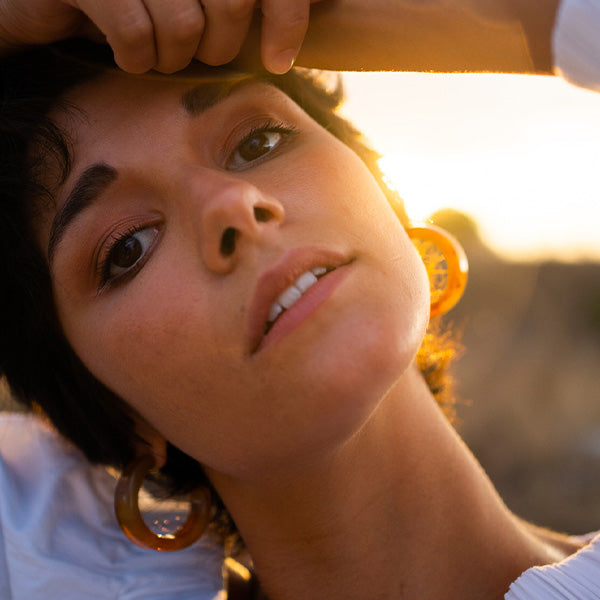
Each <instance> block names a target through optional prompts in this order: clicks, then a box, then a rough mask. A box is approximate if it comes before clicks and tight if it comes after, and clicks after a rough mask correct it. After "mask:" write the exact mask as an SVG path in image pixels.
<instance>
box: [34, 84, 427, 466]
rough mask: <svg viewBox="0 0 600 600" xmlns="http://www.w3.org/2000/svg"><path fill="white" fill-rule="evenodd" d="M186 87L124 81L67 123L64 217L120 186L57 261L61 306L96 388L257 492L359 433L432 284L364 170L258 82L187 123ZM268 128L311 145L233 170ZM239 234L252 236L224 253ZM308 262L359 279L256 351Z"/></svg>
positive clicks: (92, 210) (406, 348) (412, 333)
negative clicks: (110, 173)
mask: <svg viewBox="0 0 600 600" xmlns="http://www.w3.org/2000/svg"><path fill="white" fill-rule="evenodd" d="M188 87H190V86H189V84H187V85H186V84H184V85H172V84H170V83H164V82H163V81H157V80H149V81H145V80H136V79H130V78H127V77H124V76H119V75H115V76H112V77H110V78H108V79H106V80H105V81H103V82H102V84H101V85H91V86H89V87H86V88H84V89H82V90H81V91H79V92H78V93H76V94H74V96H73V98H72V100H73V102H74V103H75V104H76V105H77V106H79V107H82V108H83V110H84V111H85V112H86V114H87V115H88V118H87V120H86V121H87V122H84V123H79V122H75V123H70V122H65V123H64V125H65V126H66V127H67V128H70V129H72V130H73V133H72V135H73V137H74V144H75V145H74V157H75V161H74V167H73V170H72V173H71V176H70V177H69V179H68V180H67V182H66V184H65V185H64V186H63V187H62V188H61V189H60V190H58V193H57V204H58V208H60V206H61V203H63V202H64V200H65V197H66V194H67V193H68V191H69V190H70V188H71V187H72V185H73V182H74V181H76V180H77V178H78V177H79V176H80V174H81V173H82V172H83V171H85V169H86V168H88V167H89V166H90V165H93V164H94V163H98V162H101V163H108V164H110V165H111V166H113V167H114V168H115V169H116V170H117V171H118V176H117V179H116V181H115V182H114V183H112V184H111V185H110V186H109V187H108V189H106V190H105V191H104V193H103V194H102V195H101V196H100V198H99V200H98V201H96V202H95V203H94V204H93V205H92V206H91V207H89V208H88V209H87V210H86V211H84V212H83V213H82V214H81V215H80V216H79V217H78V218H77V219H75V220H74V221H73V222H72V224H71V225H70V226H69V227H68V228H67V229H66V231H65V233H64V236H63V238H62V241H61V242H60V243H59V245H58V246H57V248H56V250H55V252H54V253H53V260H52V276H53V279H54V289H55V299H56V305H57V308H58V313H59V317H60V320H61V323H62V325H63V328H64V331H65V333H66V335H67V338H68V339H69V341H70V342H71V344H72V346H73V348H74V349H75V351H76V352H77V354H78V355H79V356H80V357H81V358H82V359H83V361H84V363H85V364H86V365H87V366H88V368H89V369H90V370H91V371H92V373H94V374H95V375H96V376H97V377H98V378H99V379H100V380H101V381H103V382H105V383H106V384H107V385H108V386H109V387H110V388H111V389H113V390H114V391H115V392H116V393H117V394H119V395H120V396H122V397H124V398H126V399H127V401H128V402H129V403H130V404H131V405H132V406H133V407H134V408H135V409H136V411H137V412H139V413H140V415H141V416H142V417H143V418H144V419H146V420H147V421H148V422H149V423H150V424H151V425H153V426H154V427H155V428H156V429H157V430H159V431H160V433H161V434H162V435H163V436H164V437H165V438H167V439H169V440H171V441H173V442H174V443H176V444H177V445H178V446H179V447H181V448H182V449H183V450H184V451H185V452H187V453H189V454H191V455H192V456H193V457H194V458H196V459H198V460H199V461H201V462H202V463H203V464H206V465H207V466H209V467H211V468H214V469H215V470H218V471H220V472H225V473H228V474H230V475H233V476H236V477H243V478H245V477H248V478H256V477H257V476H259V474H262V475H264V474H265V473H268V474H272V472H273V469H274V468H277V467H278V464H277V463H280V465H279V466H280V467H281V468H282V469H284V470H287V469H289V468H290V463H291V462H297V461H298V460H305V459H302V456H303V455H305V454H306V453H307V452H308V453H311V452H313V451H315V452H316V449H317V448H318V447H320V445H325V447H327V445H328V444H331V443H333V442H334V441H335V442H336V443H338V442H339V440H340V439H342V440H343V439H346V438H347V436H348V435H350V434H352V433H354V432H355V431H356V430H357V429H358V428H360V427H361V426H362V424H363V422H364V419H365V418H366V416H368V415H369V414H370V413H371V411H372V410H373V409H374V407H375V406H376V404H377V402H378V401H379V400H380V398H381V396H382V395H383V394H384V393H385V391H387V389H389V387H390V386H391V385H392V384H393V382H394V381H395V380H396V379H397V377H398V374H399V373H402V372H403V371H405V370H406V369H407V368H408V367H409V366H410V365H411V363H412V359H413V358H414V355H415V353H416V351H417V349H418V347H419V344H420V341H421V339H422V336H423V333H424V330H425V327H426V323H427V312H428V300H427V282H426V278H425V274H424V269H423V266H422V264H421V262H420V260H419V258H418V256H417V254H416V252H415V251H414V249H413V247H412V245H411V243H410V241H409V240H408V237H407V236H406V234H405V232H404V231H403V229H402V227H401V226H400V224H399V222H398V221H397V220H396V219H395V218H394V217H393V213H392V211H391V208H390V207H389V205H388V204H387V202H386V200H385V198H384V196H383V195H382V193H381V191H380V190H379V188H378V186H377V184H376V182H375V181H374V179H373V178H372V176H371V175H370V173H369V172H368V170H367V169H366V167H365V166H364V165H363V163H362V162H361V161H360V160H359V159H358V157H356V155H354V153H352V152H351V151H350V150H349V149H348V148H347V147H346V146H345V145H343V144H342V143H341V142H339V141H338V140H336V139H335V138H334V137H333V136H331V135H330V134H328V133H327V132H326V131H325V130H324V129H323V128H321V127H320V126H318V125H317V124H316V123H315V122H314V121H312V120H311V119H310V118H308V117H307V115H306V114H305V113H303V111H301V110H300V109H299V108H298V107H297V106H296V105H295V104H294V103H293V102H291V101H290V100H289V99H288V98H287V97H286V96H285V95H284V94H282V93H281V92H278V91H277V90H275V89H273V88H271V87H269V86H266V85H263V84H250V85H248V86H243V87H242V88H240V89H239V91H237V92H235V93H234V94H233V95H231V96H230V97H228V98H227V99H225V100H224V101H223V102H221V103H219V104H218V105H216V106H214V107H212V108H210V109H209V110H207V111H206V112H205V113H204V114H202V115H200V116H198V117H195V118H190V117H189V116H188V115H187V114H186V112H185V110H184V109H183V107H182V106H181V103H180V100H179V99H180V97H181V95H182V93H183V92H184V91H185V90H186V89H187V88H188ZM107 105H109V106H111V107H112V109H111V111H109V112H107V111H105V110H103V107H104V106H107ZM267 119H268V120H271V121H274V122H277V123H278V122H283V123H285V124H289V125H290V126H293V127H294V128H295V129H296V130H297V133H295V134H293V135H289V136H287V137H283V136H282V142H281V145H280V146H277V147H275V149H274V150H272V151H271V153H270V154H267V155H265V156H264V157H263V158H262V159H261V160H258V161H256V162H255V164H253V163H250V164H247V165H243V166H242V168H240V169H238V168H237V167H233V168H232V167H231V166H228V163H227V161H228V160H230V157H231V155H233V153H234V151H235V148H236V144H238V143H239V141H240V140H241V139H242V138H243V136H244V135H246V134H247V133H248V131H249V130H250V129H251V127H256V126H259V125H262V124H263V123H264V122H265V120H267ZM255 207H260V208H261V209H262V210H264V211H266V213H267V214H268V217H267V218H266V220H265V221H264V222H260V223H257V222H256V221H255V218H254V215H253V212H252V211H253V209H254V208H255ZM52 216H53V215H49V219H48V220H47V221H46V226H45V228H44V229H43V231H42V232H41V236H40V240H41V243H42V246H43V247H46V246H47V240H48V231H49V224H50V221H51V217H52ZM141 226H152V227H156V228H157V230H158V231H159V233H157V234H156V238H155V243H154V245H153V246H152V247H151V250H150V252H149V253H148V257H149V258H148V260H147V261H146V262H145V263H144V264H143V267H142V268H141V269H140V270H139V271H138V272H137V273H136V274H135V276H134V277H132V278H129V279H125V280H120V281H117V282H116V283H115V284H113V285H108V284H107V285H104V286H102V285H100V284H99V282H98V278H97V277H96V272H97V265H96V263H95V262H94V261H95V260H96V258H97V257H98V255H99V254H100V255H102V252H103V251H104V250H105V249H106V245H107V242H108V243H109V242H110V241H111V239H112V237H114V236H115V235H117V234H118V233H120V232H121V231H123V230H125V231H128V230H129V228H131V227H141ZM228 228H233V229H235V230H236V231H237V232H238V235H237V242H236V246H235V250H234V252H233V253H231V254H229V255H225V254H224V253H223V252H221V251H220V244H221V240H222V236H223V232H224V231H225V230H226V229H228ZM99 248H100V250H99ZM294 249H300V250H301V251H302V252H304V253H308V254H309V255H310V254H314V253H315V251H316V250H314V249H325V250H327V251H334V252H336V253H339V254H340V255H341V256H342V257H343V261H344V262H350V261H351V264H350V265H348V267H347V271H348V272H347V275H346V276H345V279H344V280H343V281H342V283H341V285H340V286H339V288H338V289H337V290H336V291H335V293H334V294H333V295H332V297H331V298H330V299H329V300H328V301H327V302H326V303H325V304H324V305H323V306H321V307H319V309H318V310H316V311H315V312H314V314H312V315H310V316H311V318H309V319H307V320H306V322H303V323H302V324H301V326H299V327H297V328H295V329H294V330H293V331H292V332H291V333H290V334H289V335H285V336H284V337H283V338H282V339H279V340H277V341H276V343H274V344H271V345H269V346H267V347H265V348H264V349H261V350H260V351H259V352H255V353H252V352H251V349H250V347H249V345H248V319H249V311H250V304H251V300H252V297H253V295H254V290H255V289H256V287H257V285H258V282H259V278H260V277H261V275H262V274H263V273H265V272H266V271H267V270H268V269H269V268H272V267H273V266H274V265H276V264H278V263H279V262H280V261H282V260H286V257H287V256H288V255H289V253H290V251H291V250H294ZM104 254H106V252H104ZM315 261H316V262H315V263H314V266H319V265H320V264H321V263H322V262H323V261H322V260H320V259H319V260H317V259H315ZM96 262H97V260H96ZM311 264H312V263H311ZM323 266H327V264H325V265H323ZM286 287H287V286H286ZM373 290H377V291H375V292H374V291H373ZM391 298H393V302H391V301H390V299H391ZM207 340H210V343H207ZM109 357H110V358H109ZM159 365H160V367H159V368H157V367H158V366H159ZM373 372H377V373H378V377H377V378H376V379H374V378H373V377H372V375H371V374H372V373H373ZM309 423H310V424H311V427H307V424H309ZM313 424H314V425H313ZM265 440H270V441H271V443H268V444H266V443H265ZM274 457H277V458H276V459H274Z"/></svg>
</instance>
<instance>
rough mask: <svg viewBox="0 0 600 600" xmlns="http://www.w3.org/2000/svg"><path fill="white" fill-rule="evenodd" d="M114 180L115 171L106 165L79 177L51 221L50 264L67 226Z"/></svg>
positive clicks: (89, 169) (103, 164) (115, 176)
mask: <svg viewBox="0 0 600 600" xmlns="http://www.w3.org/2000/svg"><path fill="white" fill-rule="evenodd" d="M116 178H117V170H116V169H115V168H114V167H111V166H110V165H107V164H106V163H96V164H93V165H91V166H90V167H88V168H87V169H86V170H85V171H84V172H83V173H82V174H81V175H80V177H79V179H78V180H77V182H76V183H75V185H74V186H73V189H72V190H71V192H70V193H69V195H68V196H67V199H66V200H65V203H64V204H63V205H62V207H61V208H60V209H59V210H58V212H57V213H56V215H55V216H54V219H53V220H52V225H51V226H50V237H49V240H48V262H49V263H50V264H52V260H53V258H54V253H55V252H56V248H57V246H58V245H59V243H60V241H61V239H62V238H63V236H64V234H65V231H66V229H67V228H68V226H69V225H70V224H71V223H72V222H73V220H74V219H75V217H77V216H78V215H80V214H81V213H82V212H83V211H84V210H85V209H86V208H88V207H89V206H91V205H92V204H93V203H94V202H95V201H96V200H97V198H98V197H99V196H100V195H101V194H102V193H103V192H104V191H105V190H106V189H107V188H108V186H109V185H110V184H111V183H113V181H115V180H116Z"/></svg>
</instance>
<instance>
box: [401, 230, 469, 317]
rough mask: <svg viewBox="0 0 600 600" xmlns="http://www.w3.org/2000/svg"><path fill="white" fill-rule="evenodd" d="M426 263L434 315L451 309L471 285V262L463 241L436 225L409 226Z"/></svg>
mask: <svg viewBox="0 0 600 600" xmlns="http://www.w3.org/2000/svg"><path fill="white" fill-rule="evenodd" d="M406 232H407V233H408V237H409V238H410V239H411V240H412V243H413V244H414V245H415V247H416V248H417V250H418V252H419V254H420V255H421V259H422V260H423V262H424V263H425V268H426V269H427V275H428V276H429V289H430V292H431V316H432V317H435V316H437V315H443V314H444V313H447V312H448V311H449V310H450V309H451V308H452V307H453V306H454V305H455V304H456V303H457V302H458V301H459V300H460V298H461V296H462V295H463V292H464V291H465V287H466V285H467V276H468V273H469V263H468V261H467V255H466V254H465V251H464V250H463V248H462V246H461V245H460V244H459V242H458V241H457V240H456V239H455V238H454V237H453V236H451V235H450V234H449V233H448V232H447V231H445V230H444V229H442V228H441V227H437V226H436V225H429V224H428V225H419V226H415V227H410V228H408V229H407V230H406Z"/></svg>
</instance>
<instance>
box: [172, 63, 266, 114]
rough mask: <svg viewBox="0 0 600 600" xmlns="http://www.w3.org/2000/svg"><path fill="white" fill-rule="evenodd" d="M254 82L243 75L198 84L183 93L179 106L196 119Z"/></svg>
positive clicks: (251, 77) (248, 76) (250, 77)
mask: <svg viewBox="0 0 600 600" xmlns="http://www.w3.org/2000/svg"><path fill="white" fill-rule="evenodd" d="M254 80H255V78H254V77H253V76H252V75H250V74H245V73H244V74H240V75H238V76H237V77H236V78H230V79H226V80H224V81H217V82H204V83H200V84H198V85H197V86H195V87H193V88H192V89H190V90H188V91H187V92H184V93H183V95H182V96H181V105H182V106H183V108H184V109H185V111H186V112H187V113H188V115H189V116H190V117H197V116H198V115H200V114H202V113H203V112H205V111H207V110H208V109H209V108H212V107H213V106H215V105H216V104H218V103H219V102H222V101H223V100H225V99H226V98H228V97H229V96H231V94H233V93H234V92H236V91H237V90H238V89H239V88H240V87H243V86H245V85H247V84H248V83H250V82H251V81H254Z"/></svg>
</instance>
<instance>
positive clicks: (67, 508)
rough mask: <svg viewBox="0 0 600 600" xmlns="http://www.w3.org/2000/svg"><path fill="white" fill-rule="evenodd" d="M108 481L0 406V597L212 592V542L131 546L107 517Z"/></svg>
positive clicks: (215, 564) (33, 423) (47, 599)
mask: <svg viewBox="0 0 600 600" xmlns="http://www.w3.org/2000/svg"><path fill="white" fill-rule="evenodd" d="M114 487H115V479H114V477H112V476H111V475H110V474H109V473H108V472H107V471H106V469H104V468H102V467H98V466H93V465H90V464H89V462H87V461H86V459H85V458H84V457H83V455H82V454H81V453H80V452H79V451H78V450H77V449H76V448H74V447H73V446H72V445H70V444H69V443H67V442H66V441H65V440H63V439H62V438H61V437H60V436H59V435H58V434H57V433H55V432H54V430H53V429H52V428H50V427H48V426H47V425H46V424H45V423H44V422H43V421H41V420H40V419H37V418H36V417H33V416H30V415H23V414H9V413H2V412H0V598H11V597H14V598H28V599H30V600H42V599H43V600H54V599H58V598H60V599H61V600H79V599H80V598H88V599H90V600H92V599H93V600H108V599H113V598H117V597H118V598H120V599H122V600H128V599H133V598H141V597H144V598H147V599H148V600H173V599H175V598H177V600H187V599H191V598H194V599H195V600H196V599H202V600H209V599H210V600H212V599H214V598H217V597H218V594H219V590H220V588H221V583H222V580H221V561H222V550H221V548H219V547H217V546H216V544H214V543H212V544H211V542H210V541H207V542H206V543H202V542H200V543H198V544H194V545H193V546H191V547H190V548H186V550H183V551H181V552H172V553H166V554H165V553H158V552H153V551H148V550H144V549H142V548H138V547H137V546H134V545H133V544H131V542H129V540H127V539H126V538H125V536H124V535H123V533H122V532H121V530H120V529H119V527H118V525H117V523H116V519H115V517H114V512H113V508H112V507H113V494H114ZM160 514H161V516H162V515H163V514H164V515H165V516H169V515H170V513H169V514H167V513H163V512H161V513H160ZM3 586H4V587H3ZM7 586H9V588H8V589H6V587H7Z"/></svg>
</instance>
